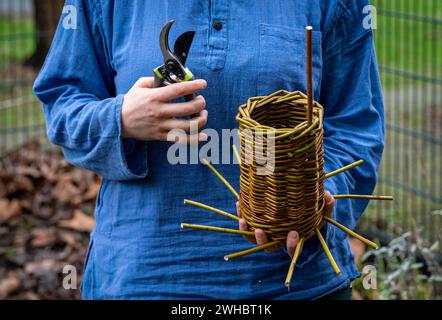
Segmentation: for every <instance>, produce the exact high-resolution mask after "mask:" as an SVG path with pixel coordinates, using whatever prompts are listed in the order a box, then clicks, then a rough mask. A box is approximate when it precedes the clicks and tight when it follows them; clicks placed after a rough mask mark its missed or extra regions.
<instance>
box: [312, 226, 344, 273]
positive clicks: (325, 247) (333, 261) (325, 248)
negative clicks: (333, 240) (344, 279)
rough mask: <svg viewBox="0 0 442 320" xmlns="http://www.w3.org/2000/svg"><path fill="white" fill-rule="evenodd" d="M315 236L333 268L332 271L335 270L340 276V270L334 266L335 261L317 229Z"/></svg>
mask: <svg viewBox="0 0 442 320" xmlns="http://www.w3.org/2000/svg"><path fill="white" fill-rule="evenodd" d="M316 236H317V237H318V239H319V242H321V245H322V248H323V249H324V251H325V254H326V255H327V258H328V260H329V261H330V263H331V265H332V267H333V270H335V272H336V274H337V275H340V274H341V270H339V267H338V265H337V264H336V261H335V259H334V258H333V256H332V254H331V252H330V250H329V248H328V246H327V244H326V243H325V240H324V238H323V237H322V234H321V231H319V230H318V229H316Z"/></svg>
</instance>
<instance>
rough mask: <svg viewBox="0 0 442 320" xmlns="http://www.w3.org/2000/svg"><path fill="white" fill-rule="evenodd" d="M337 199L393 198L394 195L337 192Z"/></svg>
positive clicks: (334, 196)
mask: <svg viewBox="0 0 442 320" xmlns="http://www.w3.org/2000/svg"><path fill="white" fill-rule="evenodd" d="M333 198H335V199H369V200H393V197H392V196H377V195H368V194H335V195H333Z"/></svg>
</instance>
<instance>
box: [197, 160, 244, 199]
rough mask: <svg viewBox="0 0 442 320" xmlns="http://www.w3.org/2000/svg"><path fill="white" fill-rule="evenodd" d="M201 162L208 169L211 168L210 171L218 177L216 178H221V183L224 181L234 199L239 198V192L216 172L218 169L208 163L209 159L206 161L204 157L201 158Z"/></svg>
mask: <svg viewBox="0 0 442 320" xmlns="http://www.w3.org/2000/svg"><path fill="white" fill-rule="evenodd" d="M202 163H203V164H205V165H206V166H208V167H209V169H210V170H212V172H213V173H214V174H215V175H216V176H217V177H218V179H220V180H221V182H222V183H224V184H225V185H226V187H227V188H228V189H229V190H230V192H232V193H233V194H234V196H235V197H236V199H238V200H239V194H238V192H236V190H235V189H233V187H232V185H231V184H230V183H229V182H228V181H227V180H226V179H225V178H224V177H223V176H222V175H221V173H219V172H218V170H216V169H215V168H214V167H213V166H212V165H211V164H210V163H209V161H207V160H206V159H203V160H202Z"/></svg>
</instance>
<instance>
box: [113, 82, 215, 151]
mask: <svg viewBox="0 0 442 320" xmlns="http://www.w3.org/2000/svg"><path fill="white" fill-rule="evenodd" d="M153 82H154V78H152V77H145V78H140V79H138V81H137V82H136V83H135V84H134V85H133V87H132V88H131V89H130V90H129V92H128V93H127V94H126V95H125V96H124V101H123V105H122V108H121V109H122V110H121V126H122V136H123V138H135V139H138V140H142V141H149V140H160V141H165V140H167V137H168V133H169V132H170V131H172V130H174V129H180V130H184V131H185V132H190V130H191V128H192V129H193V128H195V129H196V128H198V129H200V128H201V127H203V126H204V125H205V124H206V123H207V110H205V107H206V101H205V100H204V97H202V96H196V97H195V99H193V100H191V101H188V102H178V103H171V102H169V101H170V100H172V99H176V98H180V97H183V96H185V95H189V94H194V93H195V92H197V91H201V90H203V89H205V88H206V86H207V83H206V81H205V80H193V81H185V82H180V83H174V84H171V85H168V86H165V87H161V88H153ZM194 114H197V116H195V117H194V118H192V119H177V117H180V116H190V115H194ZM185 138H186V139H185V141H186V142H187V143H196V142H198V141H205V140H207V135H206V134H204V133H198V134H191V135H186V137H185ZM180 141H183V140H181V139H180Z"/></svg>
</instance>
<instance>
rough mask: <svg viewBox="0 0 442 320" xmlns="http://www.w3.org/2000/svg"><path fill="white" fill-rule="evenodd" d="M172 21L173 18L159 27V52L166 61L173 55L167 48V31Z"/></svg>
mask: <svg viewBox="0 0 442 320" xmlns="http://www.w3.org/2000/svg"><path fill="white" fill-rule="evenodd" d="M174 22H175V20H170V21H169V22H167V23H166V24H165V25H164V27H163V29H161V33H160V48H161V53H162V54H163V57H164V61H167V60H168V59H170V58H172V57H173V55H172V52H171V51H170V48H169V31H170V28H171V27H172V25H173V24H174Z"/></svg>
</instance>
